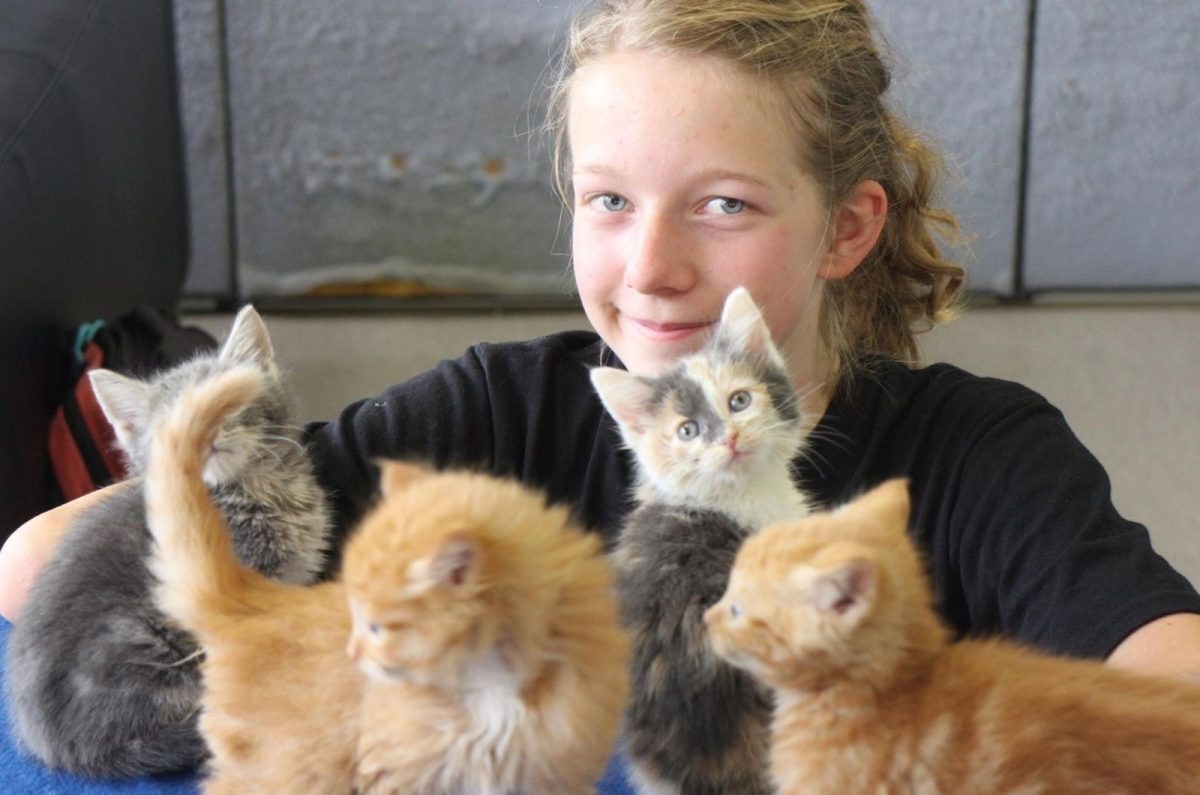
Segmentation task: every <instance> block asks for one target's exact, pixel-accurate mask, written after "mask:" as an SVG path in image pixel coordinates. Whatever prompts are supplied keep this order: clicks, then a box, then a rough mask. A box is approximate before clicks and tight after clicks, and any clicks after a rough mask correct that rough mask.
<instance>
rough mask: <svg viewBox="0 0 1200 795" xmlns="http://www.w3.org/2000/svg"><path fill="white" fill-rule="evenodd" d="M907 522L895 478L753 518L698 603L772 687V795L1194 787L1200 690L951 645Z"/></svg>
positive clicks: (1199, 762)
mask: <svg viewBox="0 0 1200 795" xmlns="http://www.w3.org/2000/svg"><path fill="white" fill-rule="evenodd" d="M908 517H909V501H908V490H907V486H906V483H905V482H904V481H902V480H894V481H889V482H887V483H885V484H883V485H882V486H879V487H877V488H876V489H875V490H873V491H871V492H868V493H867V494H866V495H864V496H862V497H860V498H859V499H857V500H855V501H854V502H852V503H850V504H848V505H846V506H844V507H843V508H841V509H839V510H837V511H834V512H833V513H823V514H814V515H813V516H810V517H808V518H805V519H800V520H797V521H795V522H787V523H782V524H778V525H775V526H773V527H769V528H767V529H764V530H763V531H762V532H760V533H758V534H757V535H755V536H753V537H751V538H750V539H748V540H747V541H746V543H745V544H744V545H743V547H742V549H741V550H740V551H739V552H738V555H737V562H736V564H735V565H734V569H733V574H732V576H731V577H730V581H729V589H728V592H727V593H726V594H725V595H724V596H723V597H722V598H721V601H719V602H718V603H717V604H716V605H714V606H713V607H712V608H710V609H709V611H708V612H707V613H706V615H705V621H706V623H707V625H708V627H709V630H710V634H711V637H712V642H713V645H714V647H715V649H716V651H717V653H718V654H720V655H721V656H723V657H724V658H725V659H727V660H729V661H730V662H731V663H733V664H735V665H738V666H740V667H742V668H744V669H745V670H747V671H750V672H752V673H753V674H754V675H755V676H756V677H758V678H760V679H761V680H762V681H763V682H766V683H769V684H770V685H771V687H772V688H774V690H775V693H776V707H775V717H774V721H773V726H772V750H771V772H772V775H773V777H774V779H775V781H776V783H777V785H778V787H779V791H780V792H781V793H784V794H785V795H790V794H791V793H817V794H818V795H820V794H821V793H826V794H827V795H835V794H836V795H856V794H857V793H872V794H874V793H914V792H946V793H958V792H962V793H993V792H1014V793H1015V792H1021V793H1035V792H1038V793H1040V792H1044V793H1051V792H1053V793H1068V794H1069V793H1096V792H1106V793H1115V792H1128V793H1143V792H1147V793H1148V792H1153V793H1157V794H1158V795H1183V793H1193V792H1196V787H1197V782H1200V687H1196V686H1194V685H1190V684H1185V683H1182V682H1177V681H1174V680H1171V679H1167V678H1165V677H1151V676H1139V675H1136V674H1132V673H1128V672H1125V671H1121V670H1118V669H1115V668H1111V667H1108V666H1106V665H1104V664H1102V663H1100V662H1096V661H1083V660H1068V659H1063V658H1055V657H1050V656H1046V655H1043V654H1041V653H1039V652H1037V651H1034V650H1032V649H1028V648H1023V647H1019V646H1017V645H1015V644H1013V643H1010V642H1008V641H1004V640H963V641H959V642H957V643H951V642H950V641H949V637H950V633H949V631H948V630H947V629H946V628H945V626H944V625H943V624H942V622H941V620H940V619H939V618H938V616H937V614H936V613H935V612H934V609H933V594H932V590H931V588H930V586H929V584H928V580H927V578H926V575H925V571H924V568H923V565H922V562H921V560H920V558H919V556H918V553H917V550H916V548H915V547H914V546H913V543H912V542H911V540H910V539H909V537H908V534H907V532H906V528H907V525H908Z"/></svg>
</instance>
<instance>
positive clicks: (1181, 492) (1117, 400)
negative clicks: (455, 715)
mask: <svg viewBox="0 0 1200 795" xmlns="http://www.w3.org/2000/svg"><path fill="white" fill-rule="evenodd" d="M1198 309H1200V307H1197V306H1196V305H1194V304H1192V305H1183V304H1180V305H1160V306H1148V305H1142V306H1122V305H1110V306H1078V307H1070V306H1059V307H1053V308H1049V307H1028V308H1020V309H1013V308H1001V307H978V308H975V309H973V310H971V311H970V312H968V313H967V314H966V315H965V316H964V317H963V318H961V319H960V320H958V321H956V322H955V323H953V324H951V325H949V326H946V327H944V328H940V329H937V330H935V331H933V332H931V333H930V334H928V335H926V336H925V337H923V338H922V347H923V350H924V351H925V355H926V358H927V359H929V360H931V361H933V360H936V361H949V362H953V363H955V364H957V365H959V366H961V367H964V368H966V369H968V370H970V371H972V372H975V373H979V374H981V375H992V376H997V377H1001V378H1009V379H1012V380H1016V381H1020V382H1021V383H1024V384H1027V385H1028V386H1030V387H1032V388H1034V389H1036V390H1038V391H1039V392H1041V393H1042V394H1043V395H1045V396H1046V397H1047V398H1048V399H1049V400H1050V401H1051V402H1052V403H1054V404H1055V405H1057V406H1058V407H1059V408H1061V409H1062V410H1063V412H1064V413H1065V414H1066V417H1067V420H1068V421H1069V422H1070V423H1071V426H1072V428H1073V429H1074V430H1075V432H1076V433H1077V434H1078V435H1079V437H1080V438H1081V439H1082V440H1083V442H1084V443H1085V444H1086V445H1087V446H1088V448H1089V449H1090V450H1091V451H1092V452H1093V453H1094V454H1095V455H1096V456H1097V457H1098V458H1099V459H1100V461H1101V462H1102V463H1103V464H1104V465H1105V467H1106V468H1107V469H1108V471H1109V473H1110V475H1111V477H1112V481H1113V493H1114V499H1115V501H1116V504H1117V506H1118V508H1120V509H1121V510H1122V511H1123V512H1124V513H1125V514H1126V515H1127V516H1130V517H1132V518H1135V519H1137V520H1138V521H1141V522H1143V523H1145V524H1146V525H1147V526H1148V527H1149V528H1150V529H1151V534H1152V537H1153V539H1154V542H1155V545H1156V547H1157V548H1158V549H1159V550H1160V551H1161V552H1162V553H1163V554H1164V555H1166V557H1167V558H1168V559H1169V560H1171V561H1172V562H1173V563H1174V564H1175V565H1176V566H1177V567H1178V568H1179V569H1180V570H1182V571H1183V572H1184V573H1185V574H1186V575H1187V576H1189V577H1190V578H1191V580H1192V581H1193V582H1195V583H1198V584H1200V543H1197V517H1198V516H1200V496H1198V495H1200V420H1198V418H1200V390H1197V388H1196V385H1197V384H1200V355H1197V343H1196V340H1200V311H1198ZM191 320H192V321H193V322H197V323H199V324H200V325H202V326H204V327H206V328H208V329H209V330H210V331H211V332H212V333H213V334H214V335H216V336H218V337H220V336H221V335H223V334H224V333H225V330H226V329H227V328H228V325H229V323H230V320H231V318H229V317H228V316H221V315H204V316H199V317H196V318H192V319H191ZM267 323H268V325H269V326H270V329H271V335H272V338H273V339H274V341H275V344H276V347H277V352H278V356H279V359H280V360H281V361H282V362H283V364H284V365H285V366H286V367H287V368H288V370H289V371H290V373H291V378H292V384H293V387H294V391H295V393H296V396H297V402H298V411H299V415H300V416H301V417H302V418H304V419H306V420H307V419H324V418H330V417H332V416H333V415H334V414H335V413H336V412H337V411H338V410H339V409H340V408H341V407H342V406H344V405H345V404H347V403H349V402H350V401H351V400H354V399H357V398H360V397H368V396H371V395H374V394H376V393H378V392H379V391H381V390H382V389H384V388H385V387H387V386H388V385H390V384H392V383H396V382H398V381H402V380H404V379H405V378H408V377H409V376H411V375H413V374H415V373H418V372H420V371H422V370H424V369H426V368H428V367H429V366H431V365H433V364H434V363H436V362H437V361H438V360H439V359H442V358H445V357H453V356H457V355H459V354H460V353H462V351H463V350H464V349H465V348H466V347H467V346H469V345H471V344H472V343H474V342H477V341H480V340H496V341H498V340H509V339H526V338H530V337H534V336H538V335H541V334H548V333H551V332H554V331H558V330H561V329H565V328H586V327H587V320H586V318H584V316H583V315H582V313H575V312H552V313H538V314H503V315H495V314H491V315H469V316H463V315H449V314H440V315H439V314H435V315H407V316H400V315H322V316H312V315H284V314H268V316H267Z"/></svg>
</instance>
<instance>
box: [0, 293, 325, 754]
mask: <svg viewBox="0 0 1200 795" xmlns="http://www.w3.org/2000/svg"><path fill="white" fill-rule="evenodd" d="M237 366H250V367H253V368H254V369H255V370H257V371H258V372H259V373H261V375H262V379H263V381H264V383H265V384H266V385H267V386H266V388H264V389H263V391H262V393H261V394H260V395H259V397H258V398H257V400H256V401H255V402H254V403H253V404H252V405H250V406H248V407H247V408H246V410H245V411H243V412H242V413H241V414H240V415H239V416H238V417H237V418H236V419H235V420H233V421H231V422H230V423H229V424H228V425H227V426H226V427H225V428H223V429H222V431H221V434H220V436H219V437H218V439H217V441H216V442H215V445H216V450H217V451H218V452H217V454H216V455H214V456H212V460H211V462H210V464H209V466H208V467H207V469H206V470H205V473H204V481H205V484H206V487H207V489H208V490H209V491H211V493H212V495H213V498H214V499H215V500H216V501H217V504H218V506H219V508H220V510H221V511H222V513H223V514H224V515H225V517H226V518H227V520H228V524H229V527H230V528H231V532H232V533H233V543H234V546H235V547H236V549H237V553H238V555H239V557H240V558H241V559H242V560H243V561H245V562H246V563H247V564H248V565H251V566H254V567H255V568H257V569H259V570H260V571H262V572H264V573H266V574H269V575H271V576H274V577H279V578H281V579H284V580H287V581H289V582H295V583H307V582H311V581H313V580H314V579H315V578H316V576H317V574H318V573H319V572H320V570H321V568H322V565H323V560H324V551H325V548H326V546H327V535H328V530H329V527H330V522H329V518H328V512H327V509H326V506H325V501H324V495H323V494H322V492H321V490H320V488H319V487H318V485H317V483H316V480H315V478H314V475H313V472H312V467H311V464H310V462H309V459H308V457H307V455H306V454H305V452H304V450H303V447H302V446H301V443H300V441H299V438H298V437H299V432H298V428H296V427H294V426H291V425H289V424H288V423H289V421H290V420H289V416H288V413H287V409H286V401H285V399H284V392H283V386H282V383H281V381H280V376H279V371H278V369H277V367H276V365H275V360H274V355H273V352H272V348H271V343H270V340H269V338H268V337H267V332H266V329H265V328H264V326H263V324H262V321H261V319H260V318H259V316H258V314H257V313H256V312H255V311H254V309H253V308H251V307H246V308H245V309H243V310H242V311H241V312H240V313H239V314H238V316H237V318H236V320H235V321H234V324H233V327H232V330H231V331H230V333H229V336H228V338H227V340H226V342H225V343H224V345H223V346H222V347H221V349H220V350H219V351H218V352H215V353H210V354H203V355H201V356H198V357H196V358H194V359H192V360H190V361H188V362H185V363H183V364H181V365H179V366H178V367H176V368H174V369H171V370H168V371H166V372H163V373H161V374H159V375H156V376H154V377H152V378H151V379H150V380H147V381H137V380H133V379H130V378H126V377H124V376H121V375H117V374H116V373H112V372H109V371H105V370H97V371H95V372H93V373H92V374H91V379H92V384H93V388H94V391H95V392H96V396H97V398H98V400H99V402H100V404H101V406H102V407H103V409H104V411H105V413H106V414H107V415H108V418H109V420H110V421H111V423H112V425H113V427H114V430H115V432H116V437H117V440H118V443H119V445H120V447H121V449H122V451H123V452H124V454H125V455H126V456H127V458H128V460H129V463H130V470H131V474H133V475H140V474H142V473H143V472H144V469H145V466H146V462H147V457H148V454H149V428H150V427H151V424H152V422H153V421H154V420H155V418H156V417H158V416H160V415H162V414H164V413H166V412H169V411H170V410H171V408H172V407H173V406H174V405H175V404H176V403H177V402H178V400H179V398H180V395H181V394H183V393H185V392H186V391H187V390H188V389H190V388H192V386H193V385H195V384H199V383H204V382H205V381H208V380H211V379H212V378H214V377H217V376H218V375H219V374H221V373H223V372H227V371H228V370H230V369H231V368H233V367H237ZM150 544H151V542H150V535H149V533H148V531H147V528H146V519H145V508H144V498H143V491H142V486H141V484H130V485H128V486H126V487H124V488H122V489H119V490H117V491H115V492H114V493H113V495H112V496H111V497H110V498H108V499H106V500H104V501H103V502H102V503H100V504H98V505H97V506H95V507H94V508H93V509H91V510H89V511H87V512H86V513H84V514H83V515H81V516H80V517H79V518H78V519H76V520H75V521H74V523H73V525H72V526H71V528H69V529H68V531H67V534H66V535H65V536H64V537H63V539H62V542H61V543H60V545H59V548H58V549H57V550H56V551H55V554H54V556H53V558H52V559H51V560H50V561H49V562H48V563H47V565H46V567H45V569H44V570H43V571H42V573H41V574H40V576H39V577H38V580H37V582H36V583H35V585H34V587H33V590H32V592H31V594H30V598H29V601H28V604H27V606H26V608H25V610H24V612H23V613H22V614H21V619H20V621H18V622H17V624H16V625H15V626H14V627H13V630H12V634H11V635H10V637H9V642H8V650H7V656H8V661H7V666H8V668H7V670H8V674H7V678H6V681H5V687H6V690H7V695H8V701H9V706H10V711H11V714H12V719H13V729H14V734H15V739H16V740H17V742H18V744H19V745H20V746H21V747H23V748H24V749H25V750H27V751H28V752H29V753H31V754H32V755H34V756H35V757H37V758H38V759H40V760H41V761H42V762H43V763H45V764H46V765H48V766H50V767H55V768H63V769H65V770H68V771H70V772H72V773H75V774H78V775H87V776H106V777H112V776H140V775H146V774H153V773H161V772H167V771H172V770H179V769H185V768H190V767H195V766H196V765H197V764H198V763H199V762H200V761H201V760H202V759H203V758H204V756H205V747H204V743H203V741H202V740H201V738H200V734H199V731H198V730H197V728H196V711H197V705H198V703H199V697H200V672H199V668H198V658H199V656H200V651H199V649H198V648H197V646H196V643H195V641H194V640H193V639H192V638H191V637H190V636H189V635H188V634H187V633H185V632H183V631H181V630H180V629H178V628H177V627H175V626H174V625H172V624H171V623H170V622H169V621H167V620H166V618H165V617H164V616H163V615H162V614H161V613H160V612H159V611H158V609H157V608H155V606H154V603H153V596H152V593H151V585H152V577H151V575H150V572H149V570H148V569H147V559H148V557H149V554H150Z"/></svg>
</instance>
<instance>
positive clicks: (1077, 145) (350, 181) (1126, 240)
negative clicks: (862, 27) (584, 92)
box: [176, 0, 1200, 295]
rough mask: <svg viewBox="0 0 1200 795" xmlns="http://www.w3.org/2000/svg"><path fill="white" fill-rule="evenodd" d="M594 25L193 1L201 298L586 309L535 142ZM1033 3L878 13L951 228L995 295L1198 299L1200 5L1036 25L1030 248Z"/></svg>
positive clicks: (1111, 5) (926, 3)
mask: <svg viewBox="0 0 1200 795" xmlns="http://www.w3.org/2000/svg"><path fill="white" fill-rule="evenodd" d="M580 1H581V0H455V2H442V0H405V2H403V3H398V2H395V0H339V2H337V3H329V2H326V1H325V0H255V1H254V2H247V0H186V1H181V0H176V6H177V12H176V15H177V19H178V24H179V31H178V35H179V53H180V55H179V57H180V63H181V72H182V77H181V80H182V86H181V90H182V97H183V101H184V109H185V124H186V127H187V133H188V147H189V151H188V154H189V170H190V172H191V174H190V176H191V188H192V215H193V217H192V225H193V232H194V235H193V255H194V266H193V272H192V274H191V278H190V280H189V290H190V291H191V292H192V293H193V294H195V293H206V292H210V291H213V290H219V289H220V288H221V287H223V286H228V285H229V284H230V275H229V274H230V270H231V269H236V272H237V281H238V283H239V284H240V286H241V288H242V290H243V294H244V295H251V294H260V295H261V294H272V293H274V294H281V293H282V294H294V293H297V292H302V291H304V290H306V289H308V288H310V287H312V286H314V285H315V284H318V283H321V282H324V281H330V280H334V281H337V280H355V279H363V278H371V277H398V278H410V277H411V278H416V279H425V280H429V281H433V282H435V283H440V284H442V285H445V286H450V287H454V286H461V285H468V286H473V287H477V288H480V289H482V290H486V291H500V292H504V291H508V292H514V293H529V292H536V293H546V294H562V293H564V292H566V291H567V290H568V289H569V284H570V277H569V275H568V274H567V266H566V263H567V256H566V255H567V249H568V245H567V239H566V237H565V235H564V234H563V232H562V228H561V214H560V209H559V206H558V204H557V201H556V199H555V198H554V196H553V195H552V193H551V189H550V173H549V165H548V161H547V158H546V153H545V151H544V149H542V148H539V146H538V141H536V140H535V137H531V136H530V135H529V134H528V133H529V132H530V131H531V130H533V129H535V128H536V127H537V125H538V124H539V123H540V121H541V105H540V103H539V102H538V97H539V93H538V89H539V86H540V85H541V83H542V78H543V70H544V68H545V67H546V65H547V63H548V62H549V60H550V58H551V56H552V55H553V54H554V53H555V52H556V50H557V46H558V43H559V41H560V40H561V37H562V35H563V32H564V31H565V28H566V24H567V20H568V19H569V17H570V16H571V13H572V10H573V8H574V7H575V6H577V5H578V3H579V2H580ZM1030 3H1031V0H956V2H954V3H946V2H942V1H940V0H874V2H873V7H874V8H875V10H876V12H877V14H878V16H879V18H880V20H881V23H882V27H883V29H884V31H885V33H886V35H887V37H888V39H889V41H890V43H891V45H892V49H893V51H894V55H895V58H894V59H893V60H894V61H895V64H896V69H895V75H896V81H895V89H894V94H895V96H894V101H895V104H896V105H897V106H898V107H899V108H900V109H902V111H903V112H904V113H905V115H907V116H908V117H909V118H911V119H913V120H914V121H915V122H916V124H917V126H918V127H919V128H923V129H925V130H927V131H928V132H929V134H930V136H931V137H932V138H934V139H935V141H937V142H938V143H940V145H941V148H942V149H943V150H944V151H945V152H947V153H948V154H949V156H950V160H951V161H952V164H953V165H954V166H955V171H956V172H957V173H956V176H955V178H953V179H952V180H951V181H950V184H949V185H948V188H949V190H948V193H947V203H948V205H949V206H950V207H951V208H952V209H953V210H955V211H956V212H957V213H958V214H959V215H960V217H961V219H962V221H963V225H964V229H965V231H966V232H967V233H969V234H970V235H973V236H974V242H973V251H974V257H975V258H974V261H971V260H968V266H969V269H970V274H971V278H972V283H973V285H974V287H975V288H976V289H978V290H981V291H984V292H995V293H1000V294H1005V293H1010V292H1011V291H1012V290H1013V288H1014V286H1015V284H1016V282H1015V279H1016V268H1017V267H1018V260H1020V259H1021V257H1022V256H1023V257H1024V260H1025V267H1024V274H1025V280H1026V286H1028V287H1031V288H1034V289H1050V288H1056V287H1068V288H1088V287H1111V286H1136V287H1147V286H1151V287H1154V286H1159V287H1161V286H1192V287H1195V286H1200V266H1197V264H1196V258H1195V254H1194V252H1195V251H1196V250H1197V248H1198V247H1200V245H1198V244H1200V225H1197V224H1195V223H1193V222H1192V218H1193V216H1194V215H1195V213H1196V210H1197V208H1198V207H1200V144H1197V139H1198V134H1197V132H1196V128H1197V126H1198V125H1200V91H1198V90H1197V88H1196V86H1195V75H1196V74H1200V4H1197V3H1196V2H1195V0H1146V2H1143V3H1136V4H1132V3H1127V2H1124V0H1054V2H1041V3H1039V4H1038V14H1037V20H1038V24H1037V30H1036V37H1035V42H1036V52H1035V55H1036V60H1035V79H1034V81H1033V89H1034V91H1033V97H1032V103H1033V104H1032V107H1033V112H1032V121H1031V124H1032V133H1033V137H1032V140H1031V142H1030V147H1029V152H1030V155H1031V158H1030V160H1029V163H1028V165H1029V191H1028V194H1027V200H1028V203H1029V207H1028V210H1027V212H1026V219H1027V228H1026V239H1025V240H1024V241H1023V242H1022V241H1020V240H1018V234H1019V226H1018V214H1019V212H1020V194H1019V188H1020V183H1019V177H1020V173H1021V165H1022V154H1023V152H1022V127H1023V124H1024V116H1023V114H1024V108H1025V97H1024V91H1025V79H1026V77H1025V63H1026V42H1027V34H1028V27H1029V19H1030ZM218 8H223V10H224V16H225V23H226V24H225V26H224V28H222V27H221V26H220V25H219V24H218V23H219V18H220V15H219V14H218ZM222 53H224V54H225V56H226V58H227V63H228V69H229V74H228V95H227V96H226V95H225V94H224V93H223V90H224V86H223V83H222V81H221V74H220V68H219V66H220V56H221V54H222ZM226 106H228V107H229V108H230V110H231V113H230V118H229V119H228V122H229V132H230V134H231V142H228V143H227V141H226V138H225V129H224V125H225V123H226V121H227V119H226V115H225V108H226ZM227 170H228V171H231V172H232V174H233V186H232V192H231V195H232V197H233V201H232V205H233V206H232V208H231V207H230V205H229V201H228V195H227V185H226V175H227ZM230 218H232V219H233V226H232V228H231V227H230V223H229V219H230ZM231 258H236V260H237V262H236V265H232V264H231Z"/></svg>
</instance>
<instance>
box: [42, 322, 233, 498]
mask: <svg viewBox="0 0 1200 795" xmlns="http://www.w3.org/2000/svg"><path fill="white" fill-rule="evenodd" d="M216 345H217V341H216V340H214V339H213V338H212V337H211V336H210V335H209V334H208V333H207V332H205V331H204V330H202V329H198V328H195V327H190V326H188V327H185V326H181V325H179V322H178V321H177V320H176V319H175V318H174V316H172V315H170V314H168V313H167V312H164V311H163V310H161V309H156V308H154V307H149V306H139V307H137V308H136V309H134V310H133V311H132V312H130V313H129V314H127V315H123V316H122V317H120V318H117V319H116V320H114V321H112V322H108V323H105V322H101V321H98V322H96V323H86V324H84V325H83V326H81V327H80V328H79V330H78V331H77V333H76V336H75V342H74V345H73V348H72V351H73V356H74V368H73V371H72V377H73V382H72V384H71V388H70V389H69V390H68V391H67V393H66V395H65V396H64V398H63V401H62V403H61V404H60V405H59V407H58V409H57V410H56V411H55V412H54V417H53V419H51V421H50V438H49V456H50V467H51V469H52V470H53V475H54V478H53V480H54V484H55V485H56V486H57V488H58V491H59V493H60V495H61V498H62V500H63V501H66V500H73V499H75V498H76V497H80V496H82V495H84V494H87V493H88V492H90V491H93V490H95V489H98V488H100V487H102V486H107V485H108V484H110V483H115V482H116V481H118V480H120V479H122V478H123V477H125V475H126V469H125V460H124V456H122V455H121V453H120V451H119V450H118V449H117V446H116V435H115V434H114V433H113V429H112V426H111V425H110V424H109V422H108V418H107V417H105V416H104V410H103V409H101V408H100V404H99V403H98V402H97V401H96V395H95V393H93V392H92V382H91V379H90V378H88V377H87V373H88V371H89V370H94V369H97V368H100V367H104V368H106V369H109V370H113V371H115V372H118V373H121V374H122V375H128V376H133V377H143V376H145V375H148V374H150V373H152V372H155V371H157V370H161V369H163V368H166V367H170V366H172V365H175V364H178V363H179V362H181V361H183V360H185V359H187V358H190V357H191V356H193V355H195V354H196V353H198V352H200V351H203V350H211V349H213V348H215V347H216Z"/></svg>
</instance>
